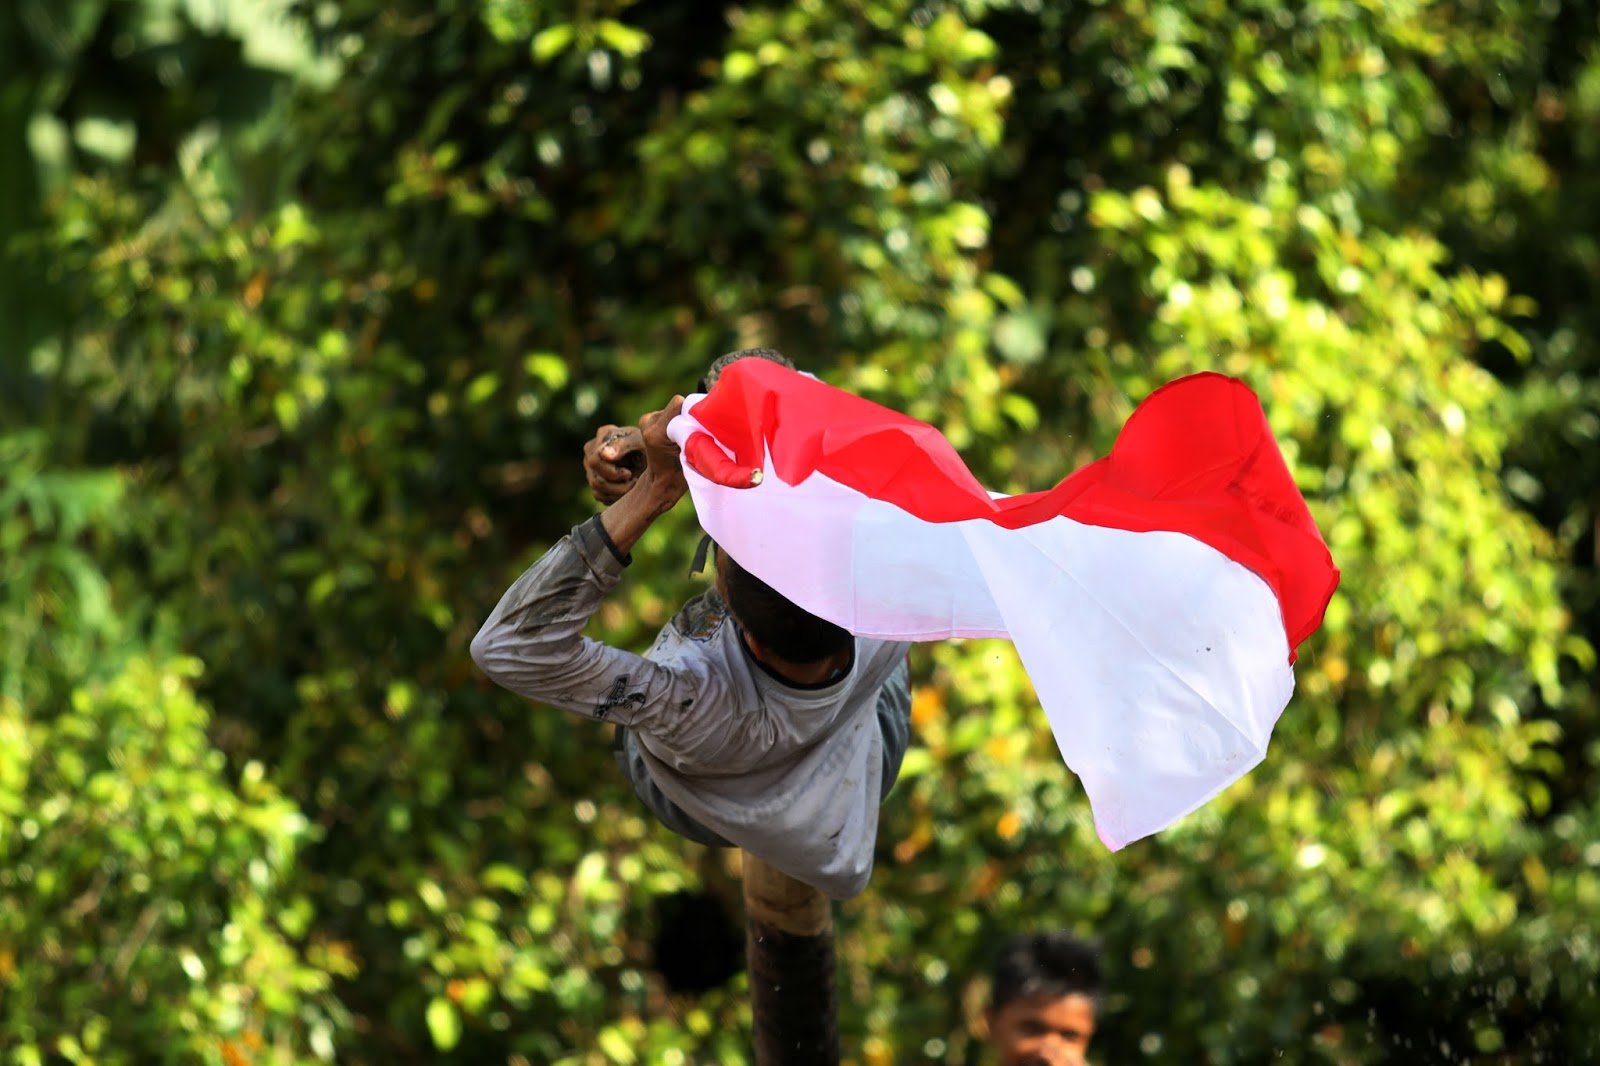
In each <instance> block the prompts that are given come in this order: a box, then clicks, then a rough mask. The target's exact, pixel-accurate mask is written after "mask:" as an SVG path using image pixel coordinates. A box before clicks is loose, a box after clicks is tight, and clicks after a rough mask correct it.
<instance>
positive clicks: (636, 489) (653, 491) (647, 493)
mask: <svg viewBox="0 0 1600 1066" xmlns="http://www.w3.org/2000/svg"><path fill="white" fill-rule="evenodd" d="M630 491H631V492H632V493H635V494H637V495H639V496H640V497H641V498H642V499H643V501H644V502H645V504H646V506H647V507H648V509H649V511H650V513H651V517H652V518H660V517H661V516H662V515H664V514H666V513H667V512H668V511H670V510H672V508H673V507H674V506H675V505H676V504H677V502H678V501H679V500H680V499H682V498H683V491H684V486H683V485H681V484H678V485H674V484H672V483H670V482H669V481H667V480H666V479H664V478H658V477H656V476H655V475H653V474H652V473H651V472H650V471H649V470H646V471H645V472H644V473H642V474H640V475H639V480H638V481H637V482H635V483H634V485H633V488H632V489H631V490H630Z"/></svg>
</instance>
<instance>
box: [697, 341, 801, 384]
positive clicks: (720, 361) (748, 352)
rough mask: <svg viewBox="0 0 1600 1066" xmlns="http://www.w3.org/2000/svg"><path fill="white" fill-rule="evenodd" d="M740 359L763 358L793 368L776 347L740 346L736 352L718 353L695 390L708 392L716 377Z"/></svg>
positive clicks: (715, 381)
mask: <svg viewBox="0 0 1600 1066" xmlns="http://www.w3.org/2000/svg"><path fill="white" fill-rule="evenodd" d="M741 359H765V360H766V361H767V362H769V363H777V364H778V365H779V366H783V367H788V368H789V369H790V370H793V369H794V363H792V362H790V361H789V357H788V356H787V355H784V354H783V353H782V352H780V351H778V349H776V348H740V349H739V350H738V351H736V352H729V353H728V354H727V355H719V356H717V357H716V359H714V360H712V363H711V366H710V368H709V369H708V370H707V371H706V376H705V377H703V378H701V379H700V387H699V388H697V389H696V390H695V391H696V392H710V391H711V386H713V385H715V384H716V383H717V378H719V377H721V376H722V372H723V371H724V370H726V369H728V367H730V366H732V365H733V364H734V363H737V362H738V361H739V360H741Z"/></svg>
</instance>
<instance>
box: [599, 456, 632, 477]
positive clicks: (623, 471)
mask: <svg viewBox="0 0 1600 1066" xmlns="http://www.w3.org/2000/svg"><path fill="white" fill-rule="evenodd" d="M589 468H590V469H591V470H593V471H594V472H595V474H596V475H597V476H599V477H600V478H603V479H604V480H606V481H632V480H633V471H632V470H629V469H628V468H627V467H624V466H618V465H617V464H616V463H608V462H606V461H605V460H603V459H602V460H597V461H596V462H593V463H591V464H590V465H589Z"/></svg>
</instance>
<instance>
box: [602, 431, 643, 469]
mask: <svg viewBox="0 0 1600 1066" xmlns="http://www.w3.org/2000/svg"><path fill="white" fill-rule="evenodd" d="M643 447H644V437H643V435H642V434H641V433H640V432H639V431H638V430H637V429H635V428H633V427H632V426H629V427H628V428H626V429H619V428H617V427H615V426H613V427H611V431H610V432H609V433H606V434H604V435H603V436H601V437H600V458H602V459H608V460H611V461H613V462H614V461H616V460H618V459H621V458H622V457H623V456H624V455H627V454H628V453H629V452H635V451H638V450H639V449H640V448H643Z"/></svg>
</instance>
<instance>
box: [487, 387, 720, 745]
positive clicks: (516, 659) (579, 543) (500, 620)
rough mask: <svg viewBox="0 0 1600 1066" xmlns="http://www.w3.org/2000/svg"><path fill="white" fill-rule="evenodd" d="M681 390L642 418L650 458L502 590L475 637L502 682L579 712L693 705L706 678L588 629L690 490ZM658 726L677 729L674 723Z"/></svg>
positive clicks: (645, 718) (626, 718) (652, 714)
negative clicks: (616, 497)
mask: <svg viewBox="0 0 1600 1066" xmlns="http://www.w3.org/2000/svg"><path fill="white" fill-rule="evenodd" d="M682 406H683V400H682V398H681V397H677V398H674V400H673V401H672V403H670V404H668V405H667V407H666V408H664V409H663V410H661V411H656V412H654V413H652V414H648V415H646V416H645V417H644V418H642V419H640V422H639V426H640V429H641V431H642V432H643V436H644V442H645V444H644V451H645V455H646V459H647V465H646V468H645V470H644V472H643V473H642V474H640V475H639V478H638V481H637V483H636V484H635V485H634V486H633V488H632V490H631V491H629V492H628V493H627V494H626V495H625V496H624V497H623V498H622V499H621V500H620V501H618V503H617V504H616V505H615V506H613V507H612V508H610V509H609V510H607V511H606V512H605V514H604V515H602V516H600V517H599V518H591V519H589V520H588V521H587V522H584V523H581V524H580V525H578V526H577V527H576V528H575V529H573V531H572V533H571V535H569V536H567V537H564V538H562V539H561V541H559V542H558V543H557V544H556V545H555V546H554V547H552V548H551V549H550V550H549V551H548V552H546V553H545V555H544V556H543V557H542V558H540V559H539V561H538V562H536V563H534V564H533V566H531V567H529V568H528V570H527V571H526V572H525V573H523V575H522V576H521V577H519V578H518V579H517V580H516V582H515V583H514V584H513V585H512V586H511V588H510V589H508V590H507V591H506V594H505V595H504V596H503V597H501V599H500V602H499V604H498V605H496V607H495V609H494V611H493V612H492V613H491V614H490V615H489V619H488V621H486V622H484V624H483V628H482V629H480V630H479V631H478V635H477V636H476V637H474V638H473V640H472V658H473V661H474V662H476V663H477V664H478V667H479V668H480V669H481V670H483V672H484V673H485V674H487V675H488V676H489V677H490V679H492V680H493V681H494V682H495V683H497V684H499V685H501V686H503V687H504V688H508V689H510V690H511V691H513V692H516V693H519V694H521V695H523V696H527V697H528V698H530V699H535V700H539V701H541V702H543V703H549V704H552V705H554V706H557V707H561V708H563V709H565V710H568V711H572V712H573V713H575V714H580V715H584V716H586V717H594V718H600V719H606V720H609V721H618V722H623V723H635V722H637V723H645V722H650V721H652V720H654V719H657V718H658V717H659V716H660V715H661V714H662V713H665V712H667V711H669V710H670V708H673V707H688V706H690V705H692V703H693V702H694V700H695V699H697V698H698V696H699V695H700V694H701V690H703V689H704V688H705V687H706V685H707V684H708V683H709V682H708V679H707V678H705V677H701V676H698V675H695V674H692V673H683V672H675V671H672V670H668V669H666V668H664V667H662V666H660V665H658V664H656V663H653V662H650V661H649V660H647V659H645V658H643V657H641V656H638V655H634V654H632V653H630V652H626V651H622V650H620V649H618V648H612V647H608V646H607V645H604V644H601V643H598V642H596V641H592V640H587V639H585V638H584V636H583V628H584V626H585V625H586V624H587V623H588V621H589V619H590V617H591V616H592V615H593V614H594V612H595V611H596V610H597V609H598V608H599V606H600V602H601V600H602V599H604V597H605V594H606V593H607V592H609V591H610V590H611V588H612V587H614V586H615V585H616V583H617V581H618V579H619V578H620V577H621V574H622V570H623V567H625V566H627V564H628V562H629V561H630V560H629V554H628V553H629V551H630V550H631V549H632V547H633V545H634V544H635V543H637V542H638V540H639V537H640V536H642V535H643V534H644V531H645V530H647V529H649V528H650V524H651V523H652V522H654V521H655V520H656V519H657V518H659V517H660V516H661V515H663V514H665V513H666V512H667V511H669V510H671V509H672V507H673V505H675V504H676V503H677V502H678V500H680V499H682V498H683V495H684V493H685V492H686V491H688V484H687V483H686V482H685V481H684V478H683V471H682V469H681V468H680V467H679V465H678V447H677V445H676V444H674V443H672V441H671V439H669V438H668V437H667V432H666V429H667V423H668V422H669V421H671V420H672V418H673V417H674V416H675V415H676V414H677V413H678V411H679V410H680V409H681V408H682ZM658 728H661V729H662V730H663V731H665V732H670V731H671V727H670V725H668V724H667V723H658Z"/></svg>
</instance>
